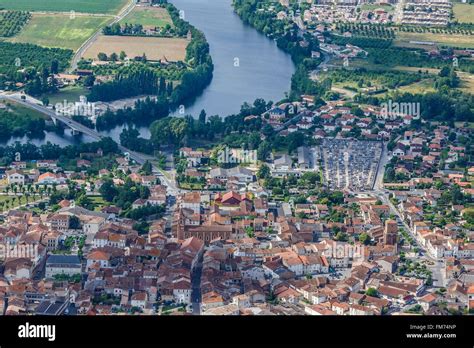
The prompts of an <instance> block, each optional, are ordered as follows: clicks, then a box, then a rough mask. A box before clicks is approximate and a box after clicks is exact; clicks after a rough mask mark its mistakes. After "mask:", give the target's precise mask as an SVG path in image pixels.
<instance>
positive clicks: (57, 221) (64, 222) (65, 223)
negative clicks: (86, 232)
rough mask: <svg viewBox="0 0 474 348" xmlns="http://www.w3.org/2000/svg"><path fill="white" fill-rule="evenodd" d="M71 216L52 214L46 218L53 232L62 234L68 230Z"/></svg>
mask: <svg viewBox="0 0 474 348" xmlns="http://www.w3.org/2000/svg"><path fill="white" fill-rule="evenodd" d="M70 219H71V215H69V214H61V213H57V214H53V215H51V216H49V217H48V220H47V221H48V222H49V224H50V226H51V228H52V229H53V230H56V231H60V232H64V231H67V230H69V224H70Z"/></svg>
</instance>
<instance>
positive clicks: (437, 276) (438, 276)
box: [363, 144, 445, 287]
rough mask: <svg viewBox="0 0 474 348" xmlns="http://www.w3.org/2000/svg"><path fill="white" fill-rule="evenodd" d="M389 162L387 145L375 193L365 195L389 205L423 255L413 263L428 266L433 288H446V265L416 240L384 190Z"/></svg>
mask: <svg viewBox="0 0 474 348" xmlns="http://www.w3.org/2000/svg"><path fill="white" fill-rule="evenodd" d="M388 160H389V159H388V152H387V148H386V145H385V144H384V147H383V150H382V154H381V155H380V161H379V165H378V168H377V177H376V178H375V182H374V189H373V191H366V192H363V193H364V194H373V195H374V196H376V197H377V198H378V199H380V200H381V201H382V202H383V203H384V204H386V205H388V207H389V209H390V213H391V214H393V215H395V216H396V217H397V221H398V223H399V224H402V226H403V227H404V228H405V230H406V231H407V232H408V233H409V234H410V236H411V237H412V238H413V240H414V241H415V243H416V247H417V248H418V249H419V250H421V253H422V255H420V256H418V255H417V256H416V257H415V258H412V259H413V261H418V262H420V261H421V262H425V263H426V264H427V267H428V269H429V270H430V271H431V272H432V279H433V286H440V287H442V286H445V279H444V277H443V273H442V268H443V267H444V264H443V263H441V262H438V260H437V259H435V258H433V257H431V255H430V254H429V253H428V251H427V250H426V248H425V247H424V246H423V245H421V244H420V243H418V240H417V239H416V236H415V235H414V233H413V231H412V229H411V228H410V226H409V225H408V224H407V223H406V222H405V220H404V219H403V217H402V215H401V214H400V212H399V210H398V209H397V207H395V206H394V205H393V203H392V202H391V201H390V198H389V196H388V191H386V190H385V189H384V186H383V177H384V172H385V165H386V164H387V162H388Z"/></svg>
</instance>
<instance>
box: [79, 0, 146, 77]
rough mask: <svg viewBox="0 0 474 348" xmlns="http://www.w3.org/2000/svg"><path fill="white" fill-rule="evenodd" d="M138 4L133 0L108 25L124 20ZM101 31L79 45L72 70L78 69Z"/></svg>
mask: <svg viewBox="0 0 474 348" xmlns="http://www.w3.org/2000/svg"><path fill="white" fill-rule="evenodd" d="M136 5H137V0H132V1H131V2H130V3H129V4H128V5H127V6H126V7H125V8H124V9H122V11H121V12H120V13H119V14H118V15H117V16H116V17H115V18H114V20H113V21H112V22H110V23H109V24H108V25H112V24H115V23H117V22H119V21H120V20H122V19H123V18H124V17H125V16H127V15H128V14H129V13H130V12H131V11H132V10H133V9H134V8H135V6H136ZM101 33H102V28H100V29H99V30H97V31H96V32H95V33H94V35H92V36H91V37H90V38H88V39H87V41H86V42H84V43H83V44H82V45H81V47H79V49H78V50H77V51H76V53H75V54H74V57H73V58H72V61H71V68H70V72H73V71H74V70H76V69H77V63H78V62H79V60H80V59H81V58H82V55H83V54H84V52H85V51H86V50H87V49H88V48H89V47H90V46H91V45H92V44H93V43H94V42H95V40H97V38H98V37H99V35H100V34H101Z"/></svg>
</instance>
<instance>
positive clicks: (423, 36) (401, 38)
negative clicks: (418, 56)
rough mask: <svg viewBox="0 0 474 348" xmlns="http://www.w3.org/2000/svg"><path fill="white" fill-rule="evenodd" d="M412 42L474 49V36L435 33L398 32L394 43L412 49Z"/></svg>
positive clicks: (430, 47)
mask: <svg viewBox="0 0 474 348" xmlns="http://www.w3.org/2000/svg"><path fill="white" fill-rule="evenodd" d="M410 41H427V42H435V43H438V44H440V45H442V46H451V47H462V48H474V36H471V35H460V34H438V33H436V34H434V33H428V32H426V33H409V32H398V33H397V38H396V39H395V41H394V44H395V45H396V46H401V47H410ZM432 48H433V46H425V49H432Z"/></svg>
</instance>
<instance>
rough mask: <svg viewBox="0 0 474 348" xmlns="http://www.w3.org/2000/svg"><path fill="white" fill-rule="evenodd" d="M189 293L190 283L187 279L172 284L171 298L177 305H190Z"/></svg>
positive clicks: (190, 289) (190, 290)
mask: <svg viewBox="0 0 474 348" xmlns="http://www.w3.org/2000/svg"><path fill="white" fill-rule="evenodd" d="M191 292H192V286H191V281H189V280H187V279H181V280H179V281H177V282H175V283H173V298H174V300H175V301H176V302H177V303H182V304H190V303H191Z"/></svg>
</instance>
